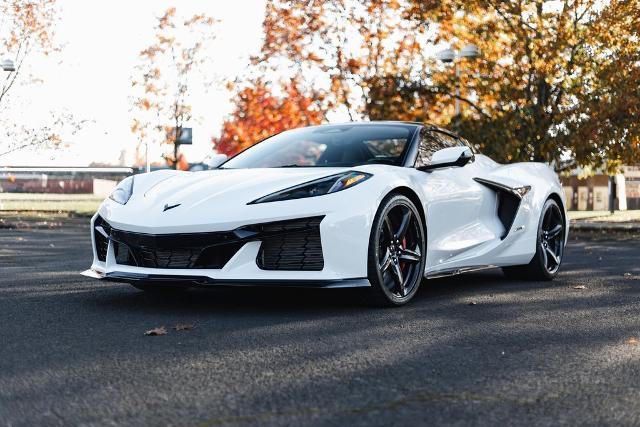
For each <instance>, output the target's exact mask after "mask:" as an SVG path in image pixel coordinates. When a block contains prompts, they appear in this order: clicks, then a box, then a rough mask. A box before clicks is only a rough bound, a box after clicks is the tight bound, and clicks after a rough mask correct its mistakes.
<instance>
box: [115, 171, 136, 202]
mask: <svg viewBox="0 0 640 427" xmlns="http://www.w3.org/2000/svg"><path fill="white" fill-rule="evenodd" d="M132 193H133V176H130V177H127V178H125V179H123V180H122V181H120V184H118V186H117V187H116V189H115V190H113V193H111V195H110V196H109V198H110V199H111V200H113V201H114V202H116V203H120V204H121V205H126V204H127V202H128V201H129V199H130V198H131V194H132Z"/></svg>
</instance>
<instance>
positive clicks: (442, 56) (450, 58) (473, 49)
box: [436, 44, 480, 116]
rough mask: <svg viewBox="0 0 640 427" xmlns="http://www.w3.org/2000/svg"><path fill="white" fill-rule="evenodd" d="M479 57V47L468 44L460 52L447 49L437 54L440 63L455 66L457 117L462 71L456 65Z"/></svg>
mask: <svg viewBox="0 0 640 427" xmlns="http://www.w3.org/2000/svg"><path fill="white" fill-rule="evenodd" d="M479 56H480V49H478V46H476V45H474V44H468V45H466V46H465V47H463V48H462V49H460V51H455V50H453V49H451V48H447V49H445V50H441V51H440V52H438V53H437V54H436V58H438V60H439V61H440V62H443V63H445V64H448V63H453V66H454V69H455V72H456V99H455V106H456V110H455V112H456V116H457V115H458V114H460V69H459V67H458V64H457V63H456V59H459V58H478V57H479Z"/></svg>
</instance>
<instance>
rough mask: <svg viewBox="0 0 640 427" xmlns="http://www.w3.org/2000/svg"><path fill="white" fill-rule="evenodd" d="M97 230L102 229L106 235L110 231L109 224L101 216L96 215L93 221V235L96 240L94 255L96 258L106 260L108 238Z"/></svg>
mask: <svg viewBox="0 0 640 427" xmlns="http://www.w3.org/2000/svg"><path fill="white" fill-rule="evenodd" d="M99 230H102V231H104V233H105V234H106V235H107V236H108V235H109V232H110V227H109V224H107V223H106V222H105V220H104V219H102V217H100V216H98V217H97V218H96V220H95V222H94V223H93V237H94V240H95V242H96V255H97V256H98V260H100V261H102V262H106V261H107V250H108V249H109V239H107V238H106V237H105V236H104V235H103V234H102V233H101V232H100V231H99Z"/></svg>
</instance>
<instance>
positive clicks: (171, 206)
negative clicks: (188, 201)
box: [162, 203, 182, 212]
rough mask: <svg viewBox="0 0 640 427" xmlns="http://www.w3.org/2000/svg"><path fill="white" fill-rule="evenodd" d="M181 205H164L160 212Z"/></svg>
mask: <svg viewBox="0 0 640 427" xmlns="http://www.w3.org/2000/svg"><path fill="white" fill-rule="evenodd" d="M181 204H182V203H176V204H175V205H166V204H165V205H164V208H162V212H166V211H168V210H169V209H173V208H177V207H178V206H180V205H181Z"/></svg>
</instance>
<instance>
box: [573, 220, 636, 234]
mask: <svg viewBox="0 0 640 427" xmlns="http://www.w3.org/2000/svg"><path fill="white" fill-rule="evenodd" d="M571 231H624V232H640V223H638V222H596V221H594V222H589V221H571V222H570V223H569V232H571Z"/></svg>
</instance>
